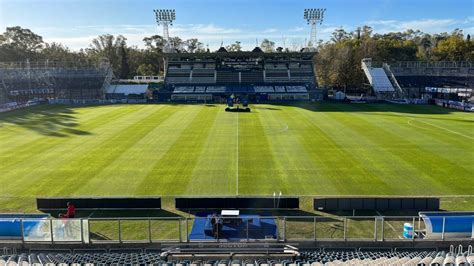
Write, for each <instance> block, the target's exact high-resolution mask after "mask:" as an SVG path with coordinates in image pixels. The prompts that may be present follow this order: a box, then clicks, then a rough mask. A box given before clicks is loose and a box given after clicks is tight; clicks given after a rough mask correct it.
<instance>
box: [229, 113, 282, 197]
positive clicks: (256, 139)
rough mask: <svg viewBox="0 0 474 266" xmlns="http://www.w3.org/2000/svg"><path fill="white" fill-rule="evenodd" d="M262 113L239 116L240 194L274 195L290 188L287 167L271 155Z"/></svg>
mask: <svg viewBox="0 0 474 266" xmlns="http://www.w3.org/2000/svg"><path fill="white" fill-rule="evenodd" d="M262 112H264V111H263V110H256V111H255V112H251V113H242V114H239V158H238V164H239V180H238V181H239V194H244V195H245V194H250V195H256V194H272V193H273V192H275V191H280V190H282V191H286V190H287V188H288V186H289V182H290V180H289V179H288V178H287V176H285V174H284V171H283V167H284V166H282V165H278V164H277V162H276V161H275V158H274V154H273V153H272V150H271V148H272V147H271V145H270V143H269V141H268V136H267V134H266V132H265V128H264V126H263V124H262V115H261V113H262ZM235 115H237V114H235Z"/></svg>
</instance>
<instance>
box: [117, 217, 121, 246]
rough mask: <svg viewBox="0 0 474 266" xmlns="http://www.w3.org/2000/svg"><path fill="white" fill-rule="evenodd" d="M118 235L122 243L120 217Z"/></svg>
mask: <svg viewBox="0 0 474 266" xmlns="http://www.w3.org/2000/svg"><path fill="white" fill-rule="evenodd" d="M118 237H119V242H120V243H122V225H121V223H120V219H118Z"/></svg>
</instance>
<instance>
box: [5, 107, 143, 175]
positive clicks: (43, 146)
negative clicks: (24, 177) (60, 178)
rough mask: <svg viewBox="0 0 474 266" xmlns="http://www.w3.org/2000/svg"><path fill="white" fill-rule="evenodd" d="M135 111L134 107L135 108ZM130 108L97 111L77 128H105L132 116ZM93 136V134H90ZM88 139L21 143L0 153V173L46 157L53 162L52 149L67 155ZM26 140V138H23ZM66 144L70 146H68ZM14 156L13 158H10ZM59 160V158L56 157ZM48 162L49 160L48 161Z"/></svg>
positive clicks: (69, 138)
mask: <svg viewBox="0 0 474 266" xmlns="http://www.w3.org/2000/svg"><path fill="white" fill-rule="evenodd" d="M135 109H136V107H135ZM131 110H132V109H131V107H130V108H123V109H118V110H115V111H114V112H113V113H112V114H110V113H109V112H108V111H107V112H102V110H99V111H98V113H101V115H100V116H97V117H95V118H93V119H91V120H88V121H87V123H86V124H81V125H80V126H79V128H80V129H81V130H83V131H92V130H94V129H96V128H100V127H105V126H106V123H108V122H113V121H114V120H115V119H118V118H120V117H123V116H129V115H133V114H130V111H131ZM91 134H93V133H91ZM86 137H88V136H87V135H84V136H74V137H72V136H71V137H65V138H62V137H42V138H40V139H37V140H36V141H35V142H34V143H33V142H29V141H26V142H22V145H21V146H19V147H17V148H16V149H15V150H14V151H12V150H10V151H9V150H7V151H3V150H2V151H0V154H2V156H1V158H2V159H3V160H2V164H0V172H2V171H5V170H6V169H8V168H13V167H14V168H15V169H16V170H19V169H22V167H21V166H19V165H18V164H29V163H31V162H34V161H35V160H38V159H46V157H51V158H52V159H53V160H54V159H55V158H54V157H53V155H54V152H51V151H52V150H54V149H59V150H61V152H60V153H59V154H60V155H63V154H64V153H67V152H69V151H70V149H76V148H77V146H75V145H78V144H80V143H81V142H83V141H84V139H83V138H86ZM25 139H26V138H25ZM95 139H96V138H94V137H91V138H89V140H95ZM32 144H34V145H32ZM68 144H72V145H70V146H68ZM12 155H14V156H12ZM56 158H61V157H56ZM47 161H49V158H48V160H47ZM26 169H27V168H26Z"/></svg>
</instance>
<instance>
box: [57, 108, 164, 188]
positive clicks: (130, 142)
mask: <svg viewBox="0 0 474 266" xmlns="http://www.w3.org/2000/svg"><path fill="white" fill-rule="evenodd" d="M171 114H172V111H171V110H168V108H167V107H166V106H165V107H162V106H160V108H153V106H148V107H147V108H145V109H143V110H141V112H140V114H137V115H136V118H135V119H134V120H133V122H132V123H125V124H124V125H125V127H123V128H122V129H121V130H120V131H117V132H116V133H114V134H108V136H109V138H107V139H106V140H104V141H103V142H101V143H100V144H99V145H98V146H96V147H94V149H93V150H91V151H90V152H89V153H88V154H84V156H80V157H76V158H75V159H74V160H73V161H71V162H70V163H69V167H67V168H65V169H61V170H63V171H64V173H65V174H69V176H68V179H67V180H66V181H65V182H62V183H61V185H59V184H56V185H54V186H55V187H59V186H60V187H61V189H60V190H59V191H58V192H57V193H58V194H60V195H64V194H66V195H67V194H71V193H72V194H75V193H80V192H81V190H82V188H83V187H87V186H88V183H89V182H90V181H91V180H92V179H94V178H96V176H97V175H99V174H100V172H101V171H103V169H104V168H106V167H107V166H109V165H110V164H111V163H113V162H114V161H115V160H116V159H117V158H119V157H120V156H122V155H123V154H124V153H126V152H127V150H128V149H130V148H131V147H133V146H134V145H135V144H136V142H137V141H139V140H141V139H142V138H143V137H144V136H146V135H147V134H148V133H149V132H150V131H151V130H153V129H154V128H155V127H156V124H158V123H160V122H162V121H163V120H165V119H166V118H167V117H169V116H170V115H171ZM113 126H114V125H113ZM106 136H107V134H106ZM81 165H82V166H83V167H82V168H81ZM84 166H87V167H84ZM78 168H80V169H79V171H77V172H75V173H73V172H72V171H71V169H78ZM61 170H60V171H61ZM109 178H114V176H112V177H109ZM77 179H80V180H81V182H80V183H79V184H77ZM76 184H77V185H76ZM114 187H115V186H112V187H109V188H110V189H109V190H111V191H107V193H111V192H112V191H113V190H114ZM82 191H83V192H85V191H91V190H90V189H85V190H82Z"/></svg>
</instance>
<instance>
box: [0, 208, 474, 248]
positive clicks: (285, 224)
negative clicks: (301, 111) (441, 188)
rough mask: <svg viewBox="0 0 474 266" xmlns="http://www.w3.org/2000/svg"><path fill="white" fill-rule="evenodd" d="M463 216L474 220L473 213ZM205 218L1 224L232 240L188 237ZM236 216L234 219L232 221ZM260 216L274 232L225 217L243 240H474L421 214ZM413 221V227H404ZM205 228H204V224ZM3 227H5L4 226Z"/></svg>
mask: <svg viewBox="0 0 474 266" xmlns="http://www.w3.org/2000/svg"><path fill="white" fill-rule="evenodd" d="M460 218H468V219H474V217H473V216H472V215H466V216H460ZM208 219H209V218H207V217H194V218H185V217H141V218H129V217H125V218H87V219H81V218H77V219H54V218H36V219H34V218H0V226H10V227H9V228H13V229H12V230H11V232H12V235H11V236H8V235H2V236H1V238H0V244H1V243H2V241H4V242H8V243H11V242H12V241H13V242H15V241H16V242H22V243H25V242H32V243H51V244H61V243H72V242H74V243H82V244H96V243H97V244H99V243H124V242H126V243H157V242H177V243H186V242H193V241H197V242H199V241H207V242H209V241H211V242H229V241H230V240H229V239H227V238H226V237H224V236H222V235H220V232H219V230H216V231H215V234H214V235H212V236H211V237H210V238H206V239H199V238H197V239H196V238H193V237H190V235H191V231H190V230H191V228H192V225H193V223H195V222H199V223H201V224H203V223H206V222H207V221H208ZM233 219H235V221H231V220H233ZM254 219H259V220H260V221H265V223H267V224H268V223H270V224H274V226H275V228H274V229H273V231H272V232H269V231H268V229H264V228H263V227H262V228H258V227H255V224H254V223H255V221H252V219H243V218H225V221H227V222H229V221H231V222H235V223H240V224H239V226H240V227H239V228H241V229H242V230H241V232H240V233H239V236H238V238H239V241H240V242H242V241H243V242H276V241H279V242H287V241H375V242H383V241H407V242H416V241H419V242H422V241H472V239H474V235H462V236H460V235H459V234H456V235H451V234H450V233H449V232H448V231H447V230H446V224H447V222H446V220H445V219H446V217H443V221H442V228H441V231H440V232H439V233H437V234H436V235H434V237H433V235H431V236H430V235H429V233H428V234H427V232H426V231H427V228H426V227H427V226H426V225H425V223H424V221H423V218H421V217H420V216H343V217H341V216H331V217H330V216H326V217H324V216H260V217H258V218H254ZM407 224H409V226H410V228H412V229H411V231H404V230H405V226H406V225H407ZM203 230H204V229H203ZM2 232H5V230H3V231H2Z"/></svg>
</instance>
